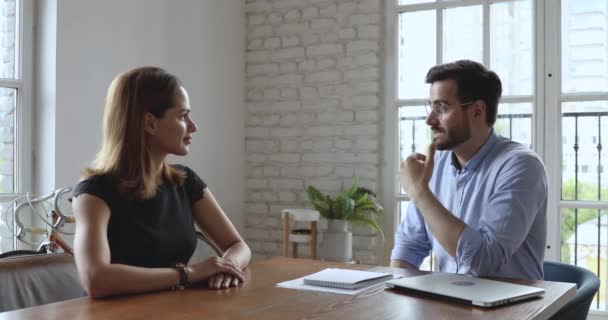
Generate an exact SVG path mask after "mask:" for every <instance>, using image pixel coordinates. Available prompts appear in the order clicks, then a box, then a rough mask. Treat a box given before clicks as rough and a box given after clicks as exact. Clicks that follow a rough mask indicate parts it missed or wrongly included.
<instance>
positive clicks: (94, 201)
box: [73, 194, 243, 298]
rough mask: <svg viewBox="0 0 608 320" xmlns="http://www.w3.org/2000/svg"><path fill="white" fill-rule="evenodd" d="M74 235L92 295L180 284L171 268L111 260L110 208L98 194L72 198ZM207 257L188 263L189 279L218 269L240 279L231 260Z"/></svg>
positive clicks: (79, 262)
mask: <svg viewBox="0 0 608 320" xmlns="http://www.w3.org/2000/svg"><path fill="white" fill-rule="evenodd" d="M73 207H74V215H75V217H76V221H77V222H76V235H75V239H74V256H75V259H76V266H77V267H78V273H79V276H80V281H81V283H82V286H83V287H84V289H85V290H86V291H87V292H88V294H89V296H90V297H92V298H101V297H105V296H110V295H117V294H127V293H138V292H147V291H155V290H161V289H167V288H171V287H173V286H176V285H178V284H179V272H178V271H177V270H176V269H173V268H141V267H134V266H129V265H124V264H112V263H110V247H109V245H108V238H107V229H108V222H109V220H110V209H109V207H108V206H107V204H106V203H105V202H104V201H103V200H102V199H100V198H98V197H96V196H93V195H90V194H81V195H79V196H78V197H76V198H75V199H74V203H73ZM222 260H223V259H210V260H207V261H205V262H203V263H199V264H196V265H193V266H190V267H188V269H187V273H188V276H189V280H190V281H192V282H197V281H201V280H203V279H205V278H208V277H210V276H212V275H214V274H217V273H227V274H230V275H231V276H233V277H236V278H238V279H241V280H242V279H243V274H242V272H241V270H240V269H239V268H238V267H237V266H236V265H234V264H233V263H231V262H230V261H222Z"/></svg>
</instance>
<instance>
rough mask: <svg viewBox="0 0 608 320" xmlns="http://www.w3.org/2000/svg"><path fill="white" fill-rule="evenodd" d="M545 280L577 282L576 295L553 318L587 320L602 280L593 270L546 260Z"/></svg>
mask: <svg viewBox="0 0 608 320" xmlns="http://www.w3.org/2000/svg"><path fill="white" fill-rule="evenodd" d="M543 269H544V273H545V277H544V280H547V281H559V282H569V283H576V296H575V297H574V299H572V300H571V301H570V302H568V303H567V304H566V305H565V306H563V307H562V308H561V309H560V310H559V311H558V312H557V313H556V314H555V315H553V317H551V319H553V320H558V319H559V320H562V319H563V320H585V319H587V314H588V313H589V307H590V306H591V302H592V301H593V297H594V296H595V294H596V293H597V291H598V290H599V288H600V280H599V279H598V278H597V276H596V275H595V274H593V272H591V271H589V270H587V269H583V268H581V267H577V266H573V265H569V264H565V263H560V262H553V261H545V262H544V263H543Z"/></svg>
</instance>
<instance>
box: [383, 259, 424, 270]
mask: <svg viewBox="0 0 608 320" xmlns="http://www.w3.org/2000/svg"><path fill="white" fill-rule="evenodd" d="M390 267H391V268H401V269H410V270H419V269H418V268H416V267H415V266H414V265H413V264H411V263H409V262H407V261H404V260H391V263H390Z"/></svg>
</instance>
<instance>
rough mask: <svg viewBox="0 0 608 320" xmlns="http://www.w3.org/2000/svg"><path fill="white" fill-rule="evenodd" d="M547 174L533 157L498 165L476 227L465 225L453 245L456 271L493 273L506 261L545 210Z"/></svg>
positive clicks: (519, 158)
mask: <svg viewBox="0 0 608 320" xmlns="http://www.w3.org/2000/svg"><path fill="white" fill-rule="evenodd" d="M546 201H547V177H546V173H545V169H544V166H543V164H542V163H541V162H540V160H539V159H538V158H537V157H535V156H522V157H518V158H514V159H511V160H509V161H507V162H506V163H505V165H504V166H502V167H501V169H500V172H499V175H498V178H497V179H496V182H495V186H494V190H493V192H492V194H491V195H490V197H489V199H488V201H487V204H486V206H485V210H484V212H483V214H482V217H481V221H480V222H479V227H478V229H477V230H476V229H474V228H471V227H470V226H468V225H467V226H465V228H464V230H463V232H462V234H461V235H460V238H459V240H458V245H457V248H456V262H457V264H458V272H459V273H469V274H472V275H476V276H484V275H489V274H494V273H496V272H497V271H498V270H500V268H501V267H502V266H503V265H505V264H507V263H508V262H509V260H510V258H511V256H512V255H513V254H514V253H515V251H517V250H518V249H519V248H520V247H521V245H522V243H523V242H524V240H525V239H526V237H527V236H528V234H529V233H530V229H531V227H532V225H533V223H534V220H535V218H536V216H537V214H546V213H545V212H541V211H543V210H546Z"/></svg>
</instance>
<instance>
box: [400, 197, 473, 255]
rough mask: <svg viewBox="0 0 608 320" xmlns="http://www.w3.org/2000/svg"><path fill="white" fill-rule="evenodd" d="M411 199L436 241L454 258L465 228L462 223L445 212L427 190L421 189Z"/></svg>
mask: <svg viewBox="0 0 608 320" xmlns="http://www.w3.org/2000/svg"><path fill="white" fill-rule="evenodd" d="M412 198H413V201H414V204H415V205H416V207H417V208H418V210H419V211H420V213H422V216H423V217H424V220H425V222H426V223H427V224H428V226H429V227H430V229H431V232H433V235H434V236H435V238H436V239H437V241H439V243H440V244H441V246H442V247H443V249H444V250H445V251H446V252H447V253H448V254H449V255H451V256H452V257H455V256H456V249H457V247H458V239H460V235H461V234H462V231H463V230H464V228H465V224H464V222H462V220H460V219H458V218H457V217H455V216H454V215H453V214H452V213H451V212H449V211H448V210H446V209H445V207H444V206H443V205H442V204H441V202H439V201H438V200H437V198H435V196H434V195H433V193H432V192H431V191H430V190H429V189H428V188H421V189H420V190H418V191H417V192H416V193H415V194H412Z"/></svg>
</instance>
